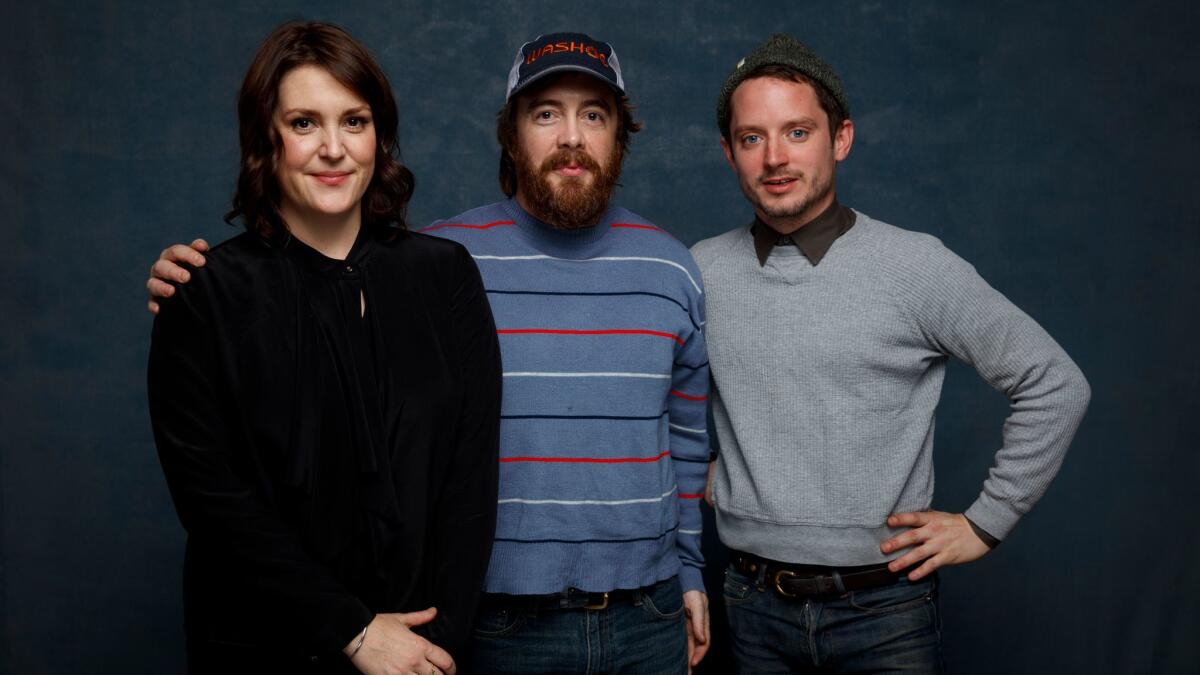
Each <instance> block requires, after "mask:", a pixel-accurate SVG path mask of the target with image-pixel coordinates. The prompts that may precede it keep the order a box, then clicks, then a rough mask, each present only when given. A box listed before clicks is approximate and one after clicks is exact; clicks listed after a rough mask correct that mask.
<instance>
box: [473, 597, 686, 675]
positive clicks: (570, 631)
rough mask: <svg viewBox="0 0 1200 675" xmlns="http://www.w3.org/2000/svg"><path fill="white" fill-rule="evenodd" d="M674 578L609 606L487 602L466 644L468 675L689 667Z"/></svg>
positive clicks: (636, 673) (669, 673)
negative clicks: (496, 604)
mask: <svg viewBox="0 0 1200 675" xmlns="http://www.w3.org/2000/svg"><path fill="white" fill-rule="evenodd" d="M685 630H686V628H685V625H684V616H683V592H682V591H681V590H680V587H679V579H678V578H671V579H668V580H666V581H663V582H660V583H658V584H655V585H654V586H650V587H649V588H647V589H646V590H645V592H643V593H639V594H638V595H637V596H636V597H635V598H634V599H633V600H624V601H621V602H614V603H612V604H610V605H609V606H608V607H607V608H606V609H601V610H589V609H552V610H530V609H524V608H520V607H519V606H513V607H503V606H502V607H485V608H484V609H482V610H480V613H479V619H478V620H477V621H476V622H475V635H474V639H473V640H472V644H471V668H470V671H469V672H470V673H472V674H473V675H492V674H496V675H504V674H506V673H513V674H514V675H515V674H517V673H520V674H521V675H526V674H535V673H555V674H556V675H557V674H564V675H565V674H569V673H586V674H588V675H592V674H593V673H629V674H630V675H674V674H676V673H686V672H687V633H686V632H685Z"/></svg>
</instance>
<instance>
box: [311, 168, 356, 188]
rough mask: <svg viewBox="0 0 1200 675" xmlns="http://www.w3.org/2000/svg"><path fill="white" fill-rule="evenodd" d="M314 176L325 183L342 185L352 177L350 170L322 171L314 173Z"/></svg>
mask: <svg viewBox="0 0 1200 675" xmlns="http://www.w3.org/2000/svg"><path fill="white" fill-rule="evenodd" d="M312 177H313V178H316V179H317V180H318V181H320V182H322V183H324V184H325V185H341V184H342V183H345V182H346V179H347V178H349V177H350V172H349V171H322V172H320V173H314V174H312Z"/></svg>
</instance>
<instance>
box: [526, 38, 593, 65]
mask: <svg viewBox="0 0 1200 675" xmlns="http://www.w3.org/2000/svg"><path fill="white" fill-rule="evenodd" d="M564 52H566V53H569V52H579V53H580V54H583V55H586V56H589V57H591V58H593V59H596V60H597V61H599V62H600V65H602V66H604V67H605V68H608V69H610V70H611V69H612V66H610V65H608V57H607V56H606V55H605V54H604V52H602V51H600V50H599V49H596V46H595V45H590V44H587V43H585V42H576V41H574V40H561V41H559V42H555V43H552V44H548V45H546V46H545V47H542V48H541V49H535V50H533V51H532V52H530V53H529V54H528V55H526V56H525V65H527V66H528V65H532V64H533V62H534V61H537V60H538V59H540V58H542V57H543V56H546V55H547V54H562V53H564Z"/></svg>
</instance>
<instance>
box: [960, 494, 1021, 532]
mask: <svg viewBox="0 0 1200 675" xmlns="http://www.w3.org/2000/svg"><path fill="white" fill-rule="evenodd" d="M963 515H964V516H966V517H967V520H968V521H970V522H971V523H972V524H973V525H975V526H977V527H979V528H980V529H981V530H983V531H984V532H986V533H988V534H990V535H991V536H992V537H993V538H995V539H997V540H1000V541H1003V540H1004V538H1005V537H1007V536H1008V533H1009V532H1012V529H1013V528H1014V527H1016V525H1017V521H1018V520H1020V519H1021V515H1022V514H1021V513H1018V512H1017V511H1016V510H1014V509H1013V508H1012V507H1011V506H1010V505H1008V504H1006V503H1004V502H1002V501H999V500H997V499H995V498H993V497H990V496H989V495H988V494H987V493H981V494H980V495H979V498H978V499H976V500H975V503H974V504H972V505H971V508H969V509H967V510H966V512H965V513H964V514H963Z"/></svg>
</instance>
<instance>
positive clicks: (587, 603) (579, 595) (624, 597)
mask: <svg viewBox="0 0 1200 675" xmlns="http://www.w3.org/2000/svg"><path fill="white" fill-rule="evenodd" d="M670 581H674V579H668V580H666V581H660V582H658V583H657V584H652V585H650V586H645V587H643V588H618V589H617V590H615V591H606V592H602V593H597V592H589V591H581V590H579V589H578V588H568V589H567V590H565V591H561V592H559V593H547V594H545V595H509V594H507V593H484V594H483V598H482V601H481V602H482V604H483V605H484V606H485V607H507V608H510V609H517V608H520V609H525V610H532V611H539V610H551V609H591V610H600V609H606V608H607V607H608V606H609V605H611V604H613V603H617V602H632V601H634V600H637V599H639V598H641V597H642V596H643V595H649V594H650V593H652V592H653V590H654V589H655V588H656V587H658V586H659V585H660V584H665V583H668V582H670Z"/></svg>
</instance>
